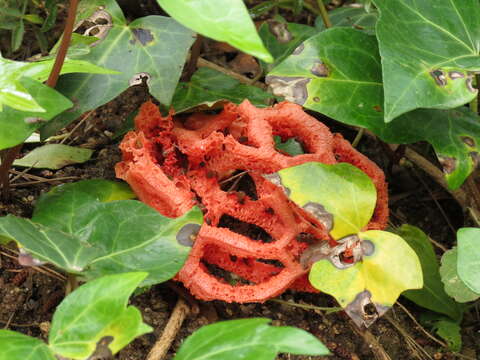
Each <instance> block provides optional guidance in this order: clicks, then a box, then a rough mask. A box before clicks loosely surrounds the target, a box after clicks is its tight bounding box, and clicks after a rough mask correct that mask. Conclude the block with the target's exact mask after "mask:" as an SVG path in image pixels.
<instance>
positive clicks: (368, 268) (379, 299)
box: [309, 230, 423, 325]
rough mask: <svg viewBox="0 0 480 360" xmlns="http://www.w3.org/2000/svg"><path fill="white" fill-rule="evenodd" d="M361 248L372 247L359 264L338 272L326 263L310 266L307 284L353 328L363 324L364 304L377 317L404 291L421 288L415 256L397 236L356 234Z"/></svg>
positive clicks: (381, 232)
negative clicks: (350, 321)
mask: <svg viewBox="0 0 480 360" xmlns="http://www.w3.org/2000/svg"><path fill="white" fill-rule="evenodd" d="M359 237H360V239H361V240H362V244H364V243H365V242H367V241H368V242H369V243H370V246H371V247H372V248H371V249H369V250H368V251H366V252H364V255H363V259H362V261H359V262H357V263H355V264H354V265H353V266H351V267H348V268H344V269H340V268H337V267H336V266H335V265H333V263H332V262H331V261H330V260H328V259H323V260H320V261H318V262H316V263H315V264H313V266H312V269H311V271H310V274H309V280H310V283H311V284H312V285H313V286H314V287H315V288H317V289H318V290H320V291H322V292H325V293H327V294H330V295H332V296H334V297H335V299H336V300H337V301H338V302H339V304H340V305H341V306H342V307H344V308H345V310H346V312H347V313H348V314H349V315H350V317H351V318H352V319H353V320H354V321H355V322H356V323H357V324H366V325H368V322H365V320H363V319H362V316H361V314H362V313H363V312H364V309H363V306H364V305H365V301H366V302H367V303H368V302H372V303H373V304H374V305H375V307H376V309H377V312H378V314H379V315H382V314H383V313H385V312H386V311H387V310H388V308H390V307H391V306H392V305H393V304H394V303H395V301H396V300H397V298H398V297H399V296H400V294H401V293H402V292H403V291H404V290H407V289H418V288H421V287H422V284H423V280H422V268H421V266H420V261H419V259H418V257H417V255H416V254H415V252H414V251H413V250H412V248H410V246H408V244H407V243H406V242H405V241H404V240H403V239H402V238H401V237H399V236H398V235H395V234H392V233H389V232H386V231H379V230H370V231H366V232H362V233H359Z"/></svg>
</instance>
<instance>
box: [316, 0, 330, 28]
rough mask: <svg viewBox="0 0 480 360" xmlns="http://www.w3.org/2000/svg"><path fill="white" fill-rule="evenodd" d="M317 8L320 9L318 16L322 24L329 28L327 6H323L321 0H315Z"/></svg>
mask: <svg viewBox="0 0 480 360" xmlns="http://www.w3.org/2000/svg"><path fill="white" fill-rule="evenodd" d="M317 4H318V8H319V9H320V16H321V17H322V20H323V24H324V25H325V27H326V28H327V29H328V28H331V27H332V22H331V21H330V18H329V17H328V13H327V8H326V7H325V4H324V3H323V0H317Z"/></svg>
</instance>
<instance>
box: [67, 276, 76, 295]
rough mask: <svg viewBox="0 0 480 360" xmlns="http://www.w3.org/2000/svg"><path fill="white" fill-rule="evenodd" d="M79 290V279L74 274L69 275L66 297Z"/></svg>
mask: <svg viewBox="0 0 480 360" xmlns="http://www.w3.org/2000/svg"><path fill="white" fill-rule="evenodd" d="M76 288H78V278H77V276H76V275H74V274H67V284H66V286H65V296H67V295H68V294H70V293H71V292H73V291H75V289H76Z"/></svg>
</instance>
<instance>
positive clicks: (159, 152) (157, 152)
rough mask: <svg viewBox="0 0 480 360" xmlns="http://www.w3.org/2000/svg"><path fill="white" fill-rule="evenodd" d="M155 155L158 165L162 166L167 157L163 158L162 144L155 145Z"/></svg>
mask: <svg viewBox="0 0 480 360" xmlns="http://www.w3.org/2000/svg"><path fill="white" fill-rule="evenodd" d="M153 155H154V157H155V160H157V164H158V165H160V166H162V165H163V163H164V162H165V157H164V156H163V145H162V144H160V143H157V142H155V143H154V149H153Z"/></svg>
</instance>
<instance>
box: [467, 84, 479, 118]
mask: <svg viewBox="0 0 480 360" xmlns="http://www.w3.org/2000/svg"><path fill="white" fill-rule="evenodd" d="M479 84H480V76H479V75H474V76H473V87H477V85H479ZM478 97H479V94H477V96H475V98H474V99H473V100H472V101H470V104H469V105H470V110H472V111H473V112H474V113H475V114H478Z"/></svg>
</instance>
